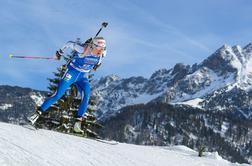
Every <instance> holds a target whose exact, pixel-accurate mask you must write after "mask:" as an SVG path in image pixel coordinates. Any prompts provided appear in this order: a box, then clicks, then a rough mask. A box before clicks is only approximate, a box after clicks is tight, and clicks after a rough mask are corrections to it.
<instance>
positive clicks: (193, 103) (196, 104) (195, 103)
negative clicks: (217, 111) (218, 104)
mask: <svg viewBox="0 0 252 166" xmlns="http://www.w3.org/2000/svg"><path fill="white" fill-rule="evenodd" d="M202 101H204V99H201V98H195V99H192V100H187V101H184V102H177V103H175V104H185V105H190V106H192V107H195V108H202V106H201V105H200V104H199V103H200V102H202Z"/></svg>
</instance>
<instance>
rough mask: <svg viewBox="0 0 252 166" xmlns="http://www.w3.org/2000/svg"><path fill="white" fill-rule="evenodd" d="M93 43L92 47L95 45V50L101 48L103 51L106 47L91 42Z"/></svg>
mask: <svg viewBox="0 0 252 166" xmlns="http://www.w3.org/2000/svg"><path fill="white" fill-rule="evenodd" d="M93 45H94V47H95V48H96V49H97V50H103V51H105V50H106V47H102V46H99V45H97V44H94V43H93Z"/></svg>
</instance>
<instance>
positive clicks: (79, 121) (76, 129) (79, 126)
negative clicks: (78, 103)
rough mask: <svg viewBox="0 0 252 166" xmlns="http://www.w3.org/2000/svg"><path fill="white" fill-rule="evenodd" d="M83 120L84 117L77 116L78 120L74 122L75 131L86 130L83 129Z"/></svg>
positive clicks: (81, 131)
mask: <svg viewBox="0 0 252 166" xmlns="http://www.w3.org/2000/svg"><path fill="white" fill-rule="evenodd" d="M82 121H83V119H82V117H80V118H76V122H75V123H74V128H73V129H74V132H76V133H82V134H83V133H84V131H83V130H82V129H81V122H82Z"/></svg>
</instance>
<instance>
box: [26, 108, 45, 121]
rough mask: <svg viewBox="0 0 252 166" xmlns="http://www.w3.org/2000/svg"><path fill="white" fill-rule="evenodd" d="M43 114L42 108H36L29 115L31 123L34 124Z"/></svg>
mask: <svg viewBox="0 0 252 166" xmlns="http://www.w3.org/2000/svg"><path fill="white" fill-rule="evenodd" d="M41 114H42V111H41V108H40V107H37V108H36V110H35V111H34V112H33V113H32V114H30V115H29V116H28V117H27V120H28V121H29V122H30V123H31V125H34V124H35V122H36V121H37V120H38V118H39V117H40V115H41Z"/></svg>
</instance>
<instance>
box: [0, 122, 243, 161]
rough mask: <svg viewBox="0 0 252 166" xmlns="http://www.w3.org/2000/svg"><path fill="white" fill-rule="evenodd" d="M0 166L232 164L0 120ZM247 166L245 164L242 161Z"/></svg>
mask: <svg viewBox="0 0 252 166" xmlns="http://www.w3.org/2000/svg"><path fill="white" fill-rule="evenodd" d="M0 165H1V166H16V165H18V166H34V165H37V166H48V165H53V166H69V165H78V166H82V165H83V166H84V165H85V166H161V165H172V166H183V165H186V166H198V165H204V166H205V165H207V166H218V165H219V166H234V165H240V164H237V163H230V162H228V161H226V160H224V159H222V158H221V157H220V156H219V155H218V153H216V152H215V153H205V156H204V157H201V158H200V157H198V156H197V152H195V151H194V150H192V149H189V148H187V147H185V146H170V147H160V146H139V145H130V144H125V143H119V144H117V145H108V144H105V143H101V142H98V141H95V140H91V139H86V138H80V137H76V136H71V135H66V134H61V133H58V132H53V131H47V130H36V131H33V130H29V129H27V128H24V127H21V126H17V125H13V124H6V123H0ZM242 165H247V164H242Z"/></svg>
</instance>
